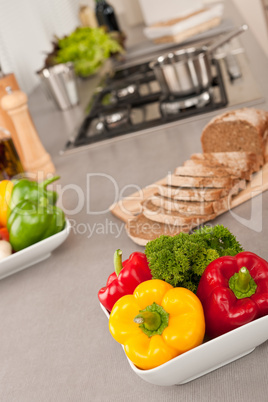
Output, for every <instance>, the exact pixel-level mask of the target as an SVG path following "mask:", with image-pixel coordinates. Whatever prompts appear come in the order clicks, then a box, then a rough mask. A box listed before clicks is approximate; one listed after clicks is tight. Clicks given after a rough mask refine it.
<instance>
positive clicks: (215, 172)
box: [175, 164, 231, 177]
mask: <svg viewBox="0 0 268 402" xmlns="http://www.w3.org/2000/svg"><path fill="white" fill-rule="evenodd" d="M175 175H178V176H192V177H230V176H231V175H230V172H228V171H227V170H226V169H225V168H223V167H218V166H203V165H202V164H196V165H195V164H194V165H192V166H189V165H188V166H187V165H184V166H179V167H177V168H176V169H175Z"/></svg>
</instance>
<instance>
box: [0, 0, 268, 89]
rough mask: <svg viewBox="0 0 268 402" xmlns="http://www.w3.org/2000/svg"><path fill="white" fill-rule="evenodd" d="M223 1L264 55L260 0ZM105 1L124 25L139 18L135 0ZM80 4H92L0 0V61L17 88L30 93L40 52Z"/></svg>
mask: <svg viewBox="0 0 268 402" xmlns="http://www.w3.org/2000/svg"><path fill="white" fill-rule="evenodd" d="M155 1H159V0H155ZM160 1H164V0H160ZM178 1H182V0H178ZM211 1H213V0H204V2H211ZM223 1H225V2H228V1H233V2H234V3H235V5H236V6H237V7H238V9H239V11H240V13H241V14H242V16H243V17H244V19H245V22H246V23H247V24H248V25H249V27H250V29H251V31H252V32H253V34H254V35H255V36H256V38H257V40H258V41H259V43H260V45H261V46H262V48H263V51H264V52H265V53H266V54H267V56H268V33H267V27H266V22H265V17H264V13H263V10H262V5H261V0H223ZM108 2H110V3H111V4H112V5H113V6H114V7H115V9H116V12H117V14H118V16H119V19H120V20H121V21H123V23H124V24H125V25H135V24H138V23H140V22H142V14H141V9H140V6H139V1H138V0H108ZM80 4H89V5H91V6H92V7H94V6H95V1H94V0H0V64H1V65H2V68H3V70H4V72H6V73H8V72H13V73H14V74H15V76H16V78H17V80H18V83H19V85H20V87H21V89H22V90H23V91H25V92H26V93H30V91H31V90H32V89H33V88H34V87H35V86H36V85H37V84H38V83H39V80H38V77H37V75H36V71H37V70H39V69H40V68H41V67H42V65H43V61H44V59H45V54H44V53H45V52H49V51H51V49H52V45H51V41H52V39H53V35H58V36H60V37H61V36H63V35H66V34H68V33H70V32H71V31H72V30H73V29H75V27H76V26H78V25H79V18H78V11H79V6H80ZM152 12H153V10H152Z"/></svg>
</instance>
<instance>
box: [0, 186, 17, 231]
mask: <svg viewBox="0 0 268 402" xmlns="http://www.w3.org/2000/svg"><path fill="white" fill-rule="evenodd" d="M13 187H14V184H13V182H12V181H10V180H2V181H0V227H1V226H4V227H6V226H7V218H8V217H7V215H8V206H9V202H10V198H11V194H12V190H13Z"/></svg>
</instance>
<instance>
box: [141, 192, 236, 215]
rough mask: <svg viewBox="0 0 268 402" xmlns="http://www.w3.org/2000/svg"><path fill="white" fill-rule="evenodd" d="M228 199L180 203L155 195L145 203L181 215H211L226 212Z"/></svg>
mask: <svg viewBox="0 0 268 402" xmlns="http://www.w3.org/2000/svg"><path fill="white" fill-rule="evenodd" d="M229 199H230V197H228V196H226V197H222V198H220V199H218V200H215V201H203V202H202V201H201V202H200V201H180V200H175V199H174V198H168V197H162V196H161V195H160V194H158V193H157V194H155V195H153V196H152V197H150V198H149V199H148V200H147V201H148V202H152V203H153V204H154V205H155V206H157V207H161V208H164V209H166V210H169V211H175V212H180V213H181V214H183V215H185V214H188V215H212V214H214V213H221V212H222V211H226V210H228V209H229ZM144 204H145V202H144ZM144 204H143V205H144Z"/></svg>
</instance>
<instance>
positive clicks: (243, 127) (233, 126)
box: [201, 108, 268, 163]
mask: <svg viewBox="0 0 268 402" xmlns="http://www.w3.org/2000/svg"><path fill="white" fill-rule="evenodd" d="M267 137H268V112H267V111H264V110H257V109H254V108H243V109H237V110H233V111H229V112H226V113H224V114H221V115H220V116H217V117H215V118H213V119H212V120H211V121H210V122H209V123H208V124H207V125H206V127H205V128H204V129H203V131H202V134H201V144H202V149H203V152H204V153H207V152H232V151H246V152H253V153H255V154H257V155H258V157H259V160H260V163H263V161H266V162H267V161H268V150H267V140H268V138H267Z"/></svg>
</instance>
